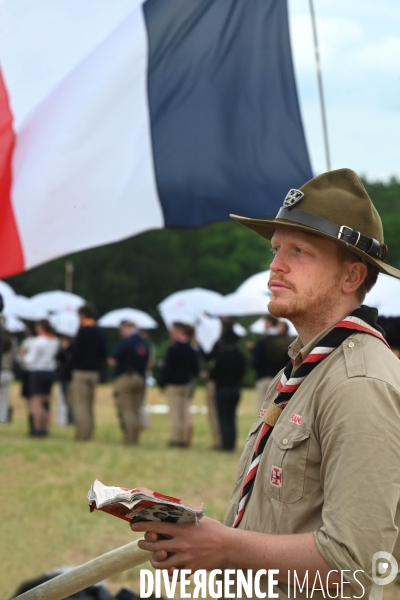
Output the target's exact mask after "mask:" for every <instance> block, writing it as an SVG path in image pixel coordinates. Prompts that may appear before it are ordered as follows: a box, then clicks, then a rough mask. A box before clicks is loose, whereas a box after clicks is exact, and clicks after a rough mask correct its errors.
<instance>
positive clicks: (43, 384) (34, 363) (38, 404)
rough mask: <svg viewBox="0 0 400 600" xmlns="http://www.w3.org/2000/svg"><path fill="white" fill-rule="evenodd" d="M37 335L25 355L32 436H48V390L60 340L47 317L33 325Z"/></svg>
mask: <svg viewBox="0 0 400 600" xmlns="http://www.w3.org/2000/svg"><path fill="white" fill-rule="evenodd" d="M35 331H36V337H34V338H33V339H32V341H31V342H30V344H29V347H28V350H27V352H26V353H25V354H24V364H25V365H26V367H27V368H28V369H29V371H30V373H31V375H30V383H29V387H30V390H29V393H30V398H29V404H30V414H31V415H32V417H33V430H32V433H31V435H32V436H34V437H44V436H47V435H48V427H49V424H50V393H51V387H52V385H53V382H54V375H55V369H56V358H55V357H56V355H57V352H58V348H59V341H58V338H57V336H56V335H55V333H54V329H53V328H52V326H51V325H50V323H49V321H48V320H47V319H42V320H41V321H39V322H38V323H36V325H35Z"/></svg>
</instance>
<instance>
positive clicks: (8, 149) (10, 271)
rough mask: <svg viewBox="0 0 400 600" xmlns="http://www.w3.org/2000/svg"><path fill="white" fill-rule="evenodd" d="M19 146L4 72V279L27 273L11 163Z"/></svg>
mask: <svg viewBox="0 0 400 600" xmlns="http://www.w3.org/2000/svg"><path fill="white" fill-rule="evenodd" d="M14 146H15V135H14V131H13V128H12V114H11V110H10V106H9V103H8V96H7V90H6V87H5V85H4V82H3V78H2V75H1V71H0V247H1V251H0V277H8V276H9V275H15V274H16V273H20V272H21V271H23V270H24V257H23V253H22V246H21V240H20V237H19V233H18V229H17V224H16V221H15V217H14V211H13V207H12V204H11V185H12V174H11V161H12V155H13V151H14Z"/></svg>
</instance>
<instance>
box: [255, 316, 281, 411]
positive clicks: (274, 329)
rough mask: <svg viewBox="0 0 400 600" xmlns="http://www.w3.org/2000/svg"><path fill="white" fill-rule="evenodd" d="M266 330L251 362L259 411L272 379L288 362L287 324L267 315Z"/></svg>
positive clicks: (257, 343)
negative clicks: (254, 375)
mask: <svg viewBox="0 0 400 600" xmlns="http://www.w3.org/2000/svg"><path fill="white" fill-rule="evenodd" d="M265 330H266V331H265V334H264V335H262V336H260V337H259V339H258V340H257V342H256V344H255V346H254V348H253V357H252V363H251V366H252V367H253V369H254V370H255V372H256V399H257V412H259V410H260V409H261V407H262V405H263V402H264V398H265V396H266V394H267V391H268V388H269V385H270V383H271V381H272V380H273V378H274V377H275V375H276V374H277V373H279V371H280V370H281V369H284V368H285V367H286V365H287V362H288V354H287V352H288V346H289V336H288V327H287V324H286V323H285V322H284V321H279V319H277V318H276V317H273V316H272V315H267V316H266V317H265Z"/></svg>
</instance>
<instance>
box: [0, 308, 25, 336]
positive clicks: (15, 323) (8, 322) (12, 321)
mask: <svg viewBox="0 0 400 600" xmlns="http://www.w3.org/2000/svg"><path fill="white" fill-rule="evenodd" d="M2 316H3V317H4V320H5V325H4V326H5V329H6V331H9V332H10V333H20V332H21V331H24V330H25V324H24V323H23V322H22V321H20V320H19V319H18V318H17V317H15V316H14V315H11V314H9V313H7V312H3V315H2Z"/></svg>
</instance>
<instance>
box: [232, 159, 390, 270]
mask: <svg viewBox="0 0 400 600" xmlns="http://www.w3.org/2000/svg"><path fill="white" fill-rule="evenodd" d="M230 216H231V218H232V219H235V221H238V223H241V224H242V225H244V226H245V227H248V229H252V230H253V231H255V232H256V233H258V234H259V235H261V236H262V237H263V238H266V239H267V240H270V239H271V238H272V236H273V234H274V231H275V229H276V227H277V225H285V226H286V227H293V228H294V229H297V230H300V231H306V232H309V233H314V234H317V235H320V236H322V237H325V238H327V239H329V240H334V241H335V242H337V243H338V244H341V245H343V246H345V247H347V249H348V250H350V251H351V252H353V253H354V254H357V256H360V257H361V258H363V259H364V260H365V261H367V262H369V263H371V264H373V265H375V266H376V267H377V268H378V269H379V271H380V272H381V273H386V274H387V275H391V276H392V277H397V278H398V279H400V271H399V270H398V269H395V268H394V267H391V266H390V265H387V264H386V263H385V260H386V255H387V246H386V245H385V243H384V240H383V228H382V221H381V218H380V216H379V214H378V212H377V210H376V208H375V206H374V205H373V204H372V201H371V198H370V197H369V196H368V194H367V191H366V189H365V187H364V186H363V184H362V182H361V180H360V178H359V177H358V175H357V174H356V173H354V171H352V170H351V169H337V170H336V171H329V172H328V173H323V174H322V175H318V177H315V178H314V179H311V180H310V181H307V183H305V184H304V185H303V186H302V187H301V188H300V189H299V190H296V189H292V190H289V192H288V194H287V196H286V198H285V199H284V201H283V206H282V208H280V209H279V212H278V214H277V215H276V217H275V219H272V220H271V219H251V218H248V217H240V216H238V215H230Z"/></svg>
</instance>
